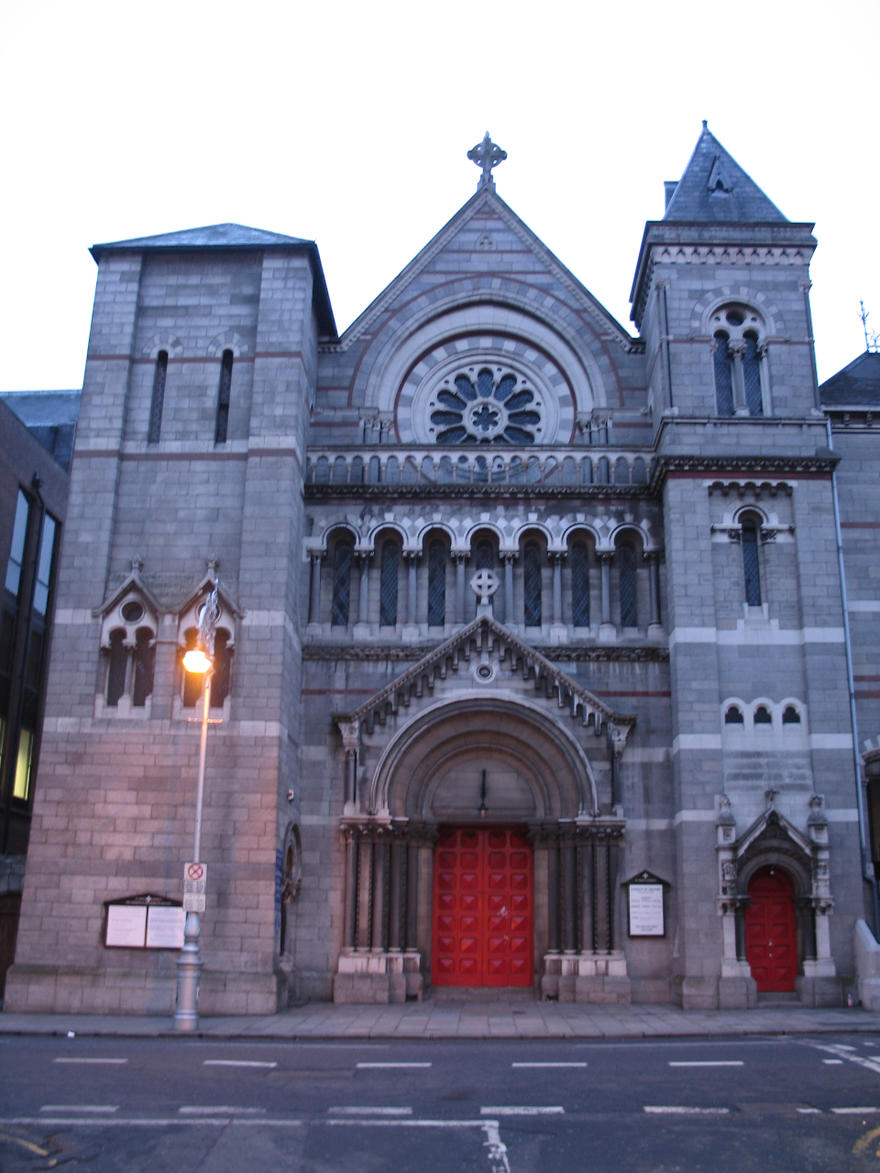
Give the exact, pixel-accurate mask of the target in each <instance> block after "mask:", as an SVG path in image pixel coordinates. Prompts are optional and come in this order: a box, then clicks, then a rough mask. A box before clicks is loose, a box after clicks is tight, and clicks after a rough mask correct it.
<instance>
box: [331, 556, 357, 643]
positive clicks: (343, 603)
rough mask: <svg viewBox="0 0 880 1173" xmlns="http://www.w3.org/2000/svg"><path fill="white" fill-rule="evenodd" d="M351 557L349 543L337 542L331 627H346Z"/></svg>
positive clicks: (349, 594)
mask: <svg viewBox="0 0 880 1173" xmlns="http://www.w3.org/2000/svg"><path fill="white" fill-rule="evenodd" d="M353 557H354V546H353V545H352V544H351V543H350V542H339V543H338V545H337V546H336V554H335V557H334V560H333V597H332V600H331V604H330V623H331V624H332V625H333V627H347V626H348V609H349V604H350V602H351V563H352V559H353Z"/></svg>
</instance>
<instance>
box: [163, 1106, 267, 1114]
mask: <svg viewBox="0 0 880 1173" xmlns="http://www.w3.org/2000/svg"><path fill="white" fill-rule="evenodd" d="M177 1111H178V1112H179V1113H180V1114H181V1116H217V1115H219V1114H220V1113H221V1112H222V1113H225V1114H226V1115H227V1116H230V1115H232V1116H247V1115H252V1116H258V1115H261V1114H263V1115H264V1114H265V1112H266V1109H265V1108H236V1107H233V1106H230V1105H228V1104H217V1105H214V1106H204V1105H201V1104H184V1105H183V1106H182V1107H180V1108H178V1109H177Z"/></svg>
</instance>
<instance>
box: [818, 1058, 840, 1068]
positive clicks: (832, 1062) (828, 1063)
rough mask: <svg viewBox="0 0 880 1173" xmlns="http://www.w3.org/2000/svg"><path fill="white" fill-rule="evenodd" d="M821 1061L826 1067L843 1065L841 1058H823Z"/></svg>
mask: <svg viewBox="0 0 880 1173" xmlns="http://www.w3.org/2000/svg"><path fill="white" fill-rule="evenodd" d="M822 1062H823V1063H824V1064H825V1066H826V1067H842V1066H843V1060H842V1059H823V1060H822Z"/></svg>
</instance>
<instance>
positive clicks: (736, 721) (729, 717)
mask: <svg viewBox="0 0 880 1173" xmlns="http://www.w3.org/2000/svg"><path fill="white" fill-rule="evenodd" d="M724 724H725V725H743V724H745V722H744V720H743V715H742V709H738V708H737V706H736V705H731V706H730V708H729V709H728V710H727V712H726V713H725V714H724Z"/></svg>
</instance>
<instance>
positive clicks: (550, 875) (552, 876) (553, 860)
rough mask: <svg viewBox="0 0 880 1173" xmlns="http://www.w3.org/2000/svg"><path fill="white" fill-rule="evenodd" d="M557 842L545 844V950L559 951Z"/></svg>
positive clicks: (550, 951) (549, 951)
mask: <svg viewBox="0 0 880 1173" xmlns="http://www.w3.org/2000/svg"><path fill="white" fill-rule="evenodd" d="M559 951H560V950H559V844H558V843H557V842H556V841H555V840H554V841H553V842H550V843H548V844H547V952H548V953H559Z"/></svg>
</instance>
